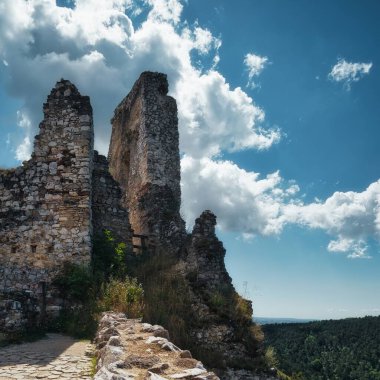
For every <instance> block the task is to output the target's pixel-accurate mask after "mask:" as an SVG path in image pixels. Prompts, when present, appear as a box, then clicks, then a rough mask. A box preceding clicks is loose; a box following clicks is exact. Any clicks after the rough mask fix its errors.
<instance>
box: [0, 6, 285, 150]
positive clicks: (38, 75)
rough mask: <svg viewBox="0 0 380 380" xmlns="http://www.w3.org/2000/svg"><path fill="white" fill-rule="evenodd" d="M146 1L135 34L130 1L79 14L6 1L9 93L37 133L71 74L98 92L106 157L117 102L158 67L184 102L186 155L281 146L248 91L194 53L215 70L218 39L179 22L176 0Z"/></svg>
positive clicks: (1, 52)
mask: <svg viewBox="0 0 380 380" xmlns="http://www.w3.org/2000/svg"><path fill="white" fill-rule="evenodd" d="M146 4H148V6H149V7H150V12H149V13H148V16H147V19H146V20H145V21H144V22H143V23H142V24H141V25H140V27H139V28H138V29H136V30H135V29H134V27H133V23H132V21H131V18H130V17H128V12H130V13H131V14H132V13H133V12H134V11H135V8H133V7H134V6H135V4H132V2H131V1H130V0H112V1H105V2H101V3H99V2H97V1H95V0H77V1H76V2H75V3H74V4H73V7H72V8H65V7H58V6H57V5H56V4H55V1H53V0H31V1H24V0H15V1H12V2H2V4H1V5H0V7H1V12H0V35H1V36H2V37H3V38H2V39H1V42H0V58H1V59H2V60H6V61H7V62H8V64H9V66H8V67H7V72H8V73H9V75H8V77H7V78H6V79H7V85H8V90H9V93H10V94H11V95H13V96H15V97H18V98H21V99H22V100H23V101H24V106H23V109H25V110H26V111H27V112H28V115H29V117H30V121H31V124H32V128H31V129H32V130H33V132H36V126H37V125H38V122H39V121H40V120H41V118H42V112H41V104H42V103H43V101H44V99H45V98H46V95H47V94H48V93H49V91H50V88H51V87H52V86H53V85H54V83H55V81H56V80H58V79H59V78H61V77H64V78H67V79H70V80H71V81H73V82H74V83H75V84H76V85H77V86H78V88H79V90H80V91H81V92H82V93H83V94H87V95H90V97H91V102H92V104H93V108H94V120H95V132H96V141H95V146H96V148H97V149H98V150H100V151H101V152H102V153H106V151H107V146H108V142H109V134H110V126H109V119H110V118H111V116H112V112H113V109H114V108H115V105H117V104H118V102H119V101H120V100H121V99H122V98H123V97H124V96H125V95H126V94H127V93H128V91H129V90H130V88H131V86H132V84H133V82H134V81H135V80H136V78H137V77H138V75H139V74H140V73H141V71H143V70H153V71H163V72H166V73H167V74H168V77H169V81H170V91H171V94H172V95H173V96H175V97H176V98H177V99H178V107H179V120H180V135H181V148H182V150H183V152H184V153H187V154H189V155H193V156H196V157H201V156H208V157H211V156H214V155H217V154H219V153H220V152H221V151H222V150H224V149H228V150H237V149H243V148H259V149H265V148H268V147H270V146H271V145H272V144H274V143H276V142H277V141H278V140H279V138H280V134H279V132H278V131H277V130H266V129H263V127H262V121H263V120H264V112H263V111H262V110H261V109H260V108H259V107H258V106H256V105H255V104H254V103H253V101H252V99H251V98H250V97H249V96H248V95H247V94H246V93H245V92H244V91H242V90H241V89H240V88H235V89H232V88H230V86H229V84H228V83H227V82H226V80H225V78H224V77H223V76H222V75H221V74H220V73H218V72H217V71H215V70H206V69H203V68H199V67H198V68H197V67H195V66H194V64H193V62H192V60H191V53H192V52H194V51H196V52H198V53H199V54H201V55H207V54H208V55H210V62H211V63H210V64H215V63H216V62H217V60H218V54H217V50H218V48H219V47H220V44H221V41H220V39H218V38H216V37H214V36H213V35H212V34H211V32H210V31H209V30H207V29H204V28H202V27H200V26H199V25H194V26H193V27H189V26H188V25H187V24H186V23H181V12H182V7H183V6H182V4H181V3H180V2H179V1H177V0H146V1H145V5H146ZM125 12H127V13H125ZM95 78H96V80H95ZM191 139H192V141H190V140H191ZM21 143H23V142H21Z"/></svg>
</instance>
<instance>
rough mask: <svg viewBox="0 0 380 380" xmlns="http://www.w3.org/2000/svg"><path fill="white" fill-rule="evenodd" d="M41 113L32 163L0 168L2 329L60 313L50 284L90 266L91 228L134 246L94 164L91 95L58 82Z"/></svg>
mask: <svg viewBox="0 0 380 380" xmlns="http://www.w3.org/2000/svg"><path fill="white" fill-rule="evenodd" d="M43 110H44V120H43V121H42V122H41V124H40V132H39V134H38V135H37V136H36V138H35V142H34V152H33V154H32V158H31V159H30V160H29V161H27V162H24V163H23V166H22V167H19V168H16V169H11V170H1V171H0V299H1V300H2V301H1V302H0V331H11V330H14V329H20V328H22V326H26V325H27V324H28V323H30V322H31V321H34V322H37V321H38V319H39V318H40V317H43V316H44V315H45V314H50V315H53V316H54V315H57V314H58V313H59V310H60V306H61V302H62V301H61V300H60V299H59V298H57V297H56V294H55V293H54V289H52V288H51V286H50V282H51V280H52V278H53V277H54V276H55V275H56V273H57V271H59V270H60V268H61V267H62V264H63V262H65V261H70V262H74V263H76V264H83V265H88V264H89V262H90V258H91V250H92V236H93V231H94V232H95V233H99V232H101V230H103V229H110V230H112V231H113V232H114V233H115V236H116V237H117V238H118V239H119V240H123V241H125V242H126V243H127V244H128V248H129V249H131V243H132V236H131V234H132V232H131V228H130V224H129V221H128V212H127V211H126V210H125V209H124V208H123V207H122V206H121V195H122V194H121V190H120V188H119V186H118V184H117V183H116V182H115V180H114V179H113V178H112V177H111V175H110V174H109V171H108V164H107V160H106V159H105V157H102V156H99V155H98V154H97V153H95V159H94V150H93V144H94V134H93V122H92V108H91V104H90V99H89V97H88V96H82V95H81V94H80V93H79V91H78V90H77V88H76V87H75V86H74V85H73V84H72V83H70V82H69V81H67V80H63V79H62V80H61V81H59V82H57V84H56V86H55V87H54V88H53V89H52V91H51V93H50V95H49V96H48V98H47V102H46V103H45V104H44V107H43ZM16 294H17V296H16ZM27 300H28V302H26V301H27ZM24 301H25V302H24ZM10 302H11V303H12V302H19V303H20V305H19V306H18V307H17V308H13V309H12V308H10V306H9V305H10ZM16 309H17V310H16ZM36 314H37V318H36Z"/></svg>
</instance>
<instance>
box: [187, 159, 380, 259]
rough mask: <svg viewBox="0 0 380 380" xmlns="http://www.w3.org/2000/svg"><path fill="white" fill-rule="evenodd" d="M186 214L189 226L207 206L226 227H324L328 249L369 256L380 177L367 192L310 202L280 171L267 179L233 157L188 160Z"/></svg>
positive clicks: (270, 230)
mask: <svg viewBox="0 0 380 380" xmlns="http://www.w3.org/2000/svg"><path fill="white" fill-rule="evenodd" d="M181 163H182V192H183V198H184V202H183V213H184V215H185V216H186V221H187V224H188V225H189V226H191V225H192V223H193V221H194V218H195V217H196V216H197V215H199V214H200V212H201V211H202V210H203V209H207V208H208V209H211V210H213V211H214V212H215V213H216V214H217V216H218V223H219V226H220V227H221V228H222V230H228V231H236V232H240V233H243V235H244V236H245V237H248V238H249V237H252V236H254V235H257V234H261V235H276V234H279V233H281V232H282V231H283V229H284V227H285V226H286V225H298V226H300V227H308V228H310V229H321V230H323V231H326V232H327V234H329V235H330V236H331V237H332V240H331V241H330V243H329V244H328V247H327V249H328V250H329V251H330V252H340V253H346V254H347V256H348V257H350V258H368V257H369V255H368V253H367V249H368V247H367V243H366V242H367V240H368V239H369V238H372V237H375V238H380V180H379V181H377V182H374V183H372V184H371V185H370V186H369V187H368V188H367V189H366V190H364V191H363V192H352V191H351V192H345V193H343V192H336V193H334V194H333V195H332V196H331V197H328V198H327V199H326V200H325V201H324V202H314V203H310V204H304V203H302V202H301V201H300V197H298V196H297V195H298V191H299V188H298V186H297V185H296V184H294V183H293V182H292V181H289V182H286V181H284V179H283V178H281V176H280V174H279V173H278V172H275V173H272V174H269V175H267V176H266V177H263V178H261V177H260V175H259V174H258V173H254V172H248V171H245V170H243V169H241V168H239V167H238V166H237V165H235V164H234V163H232V162H229V161H221V160H219V161H215V160H211V159H208V158H202V159H194V158H191V157H188V156H185V157H184V158H183V159H182V162H181Z"/></svg>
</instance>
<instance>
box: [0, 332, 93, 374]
mask: <svg viewBox="0 0 380 380" xmlns="http://www.w3.org/2000/svg"><path fill="white" fill-rule="evenodd" d="M88 348H89V342H88V341H78V340H74V339H73V338H70V337H68V336H63V335H60V334H47V337H46V338H44V339H41V340H39V341H36V342H32V343H23V344H18V345H12V346H8V347H5V348H1V349H0V380H11V379H12V380H13V379H17V380H19V379H20V380H21V379H25V380H26V379H28V380H31V379H49V380H50V379H78V380H79V379H91V374H90V372H91V358H90V357H88V356H86V355H85V352H86V350H88Z"/></svg>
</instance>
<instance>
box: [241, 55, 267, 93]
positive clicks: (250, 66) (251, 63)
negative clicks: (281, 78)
mask: <svg viewBox="0 0 380 380" xmlns="http://www.w3.org/2000/svg"><path fill="white" fill-rule="evenodd" d="M267 63H268V57H260V56H259V55H256V54H253V53H248V54H247V55H246V56H245V57H244V64H245V66H246V67H247V70H248V83H247V86H249V87H251V88H255V87H257V84H256V83H255V82H254V79H255V77H257V76H258V75H260V73H261V72H262V71H263V70H264V67H265V66H266V65H267Z"/></svg>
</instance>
